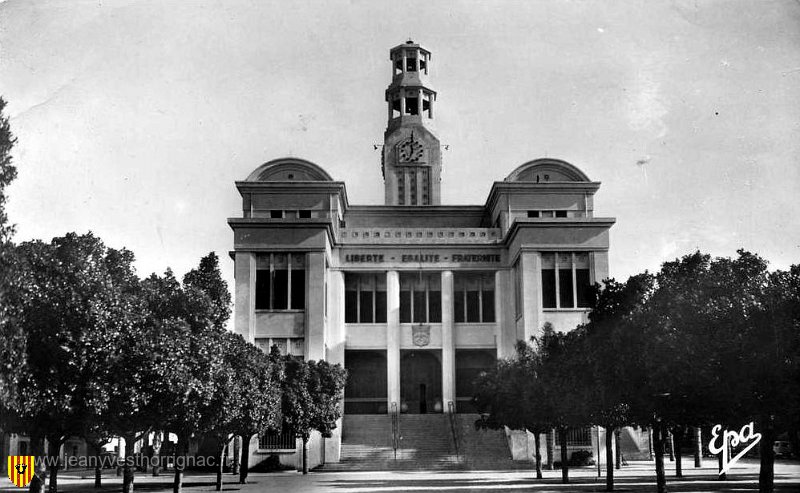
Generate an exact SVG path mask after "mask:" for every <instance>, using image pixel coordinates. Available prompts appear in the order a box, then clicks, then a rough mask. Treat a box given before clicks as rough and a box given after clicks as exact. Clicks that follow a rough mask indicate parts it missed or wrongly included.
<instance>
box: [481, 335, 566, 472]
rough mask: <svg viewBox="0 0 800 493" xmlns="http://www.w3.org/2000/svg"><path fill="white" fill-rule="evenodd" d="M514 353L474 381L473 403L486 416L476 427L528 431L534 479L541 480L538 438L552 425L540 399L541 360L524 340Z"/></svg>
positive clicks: (550, 428) (551, 427)
mask: <svg viewBox="0 0 800 493" xmlns="http://www.w3.org/2000/svg"><path fill="white" fill-rule="evenodd" d="M516 350H517V354H516V357H515V358H513V359H506V360H500V361H498V362H497V364H496V366H495V367H494V368H493V369H492V370H490V371H488V372H485V373H482V374H481V375H480V376H479V377H478V379H477V380H476V382H475V394H474V396H473V402H474V403H475V405H476V407H477V408H478V411H479V412H480V413H481V414H486V415H487V416H486V417H485V419H481V420H479V422H477V423H476V426H477V427H479V428H492V429H497V428H501V427H503V426H507V427H509V428H511V429H512V430H527V431H529V432H531V433H532V434H533V439H534V446H535V449H536V450H535V465H536V478H537V479H542V454H541V443H540V435H541V434H542V433H547V432H549V431H550V430H552V429H553V426H552V424H551V423H550V422H548V421H546V419H547V418H548V416H549V415H550V410H549V409H547V408H546V407H545V405H546V403H545V401H544V400H543V399H542V398H541V395H542V392H543V388H542V382H541V380H540V377H539V373H540V371H541V358H540V357H539V354H538V353H537V352H536V350H535V349H534V348H533V347H531V346H529V345H528V344H526V343H525V342H524V341H519V342H518V343H517V345H516Z"/></svg>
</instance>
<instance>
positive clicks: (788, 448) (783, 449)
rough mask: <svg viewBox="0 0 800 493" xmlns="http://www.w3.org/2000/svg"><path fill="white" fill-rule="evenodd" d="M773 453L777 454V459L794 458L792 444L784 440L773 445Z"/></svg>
mask: <svg viewBox="0 0 800 493" xmlns="http://www.w3.org/2000/svg"><path fill="white" fill-rule="evenodd" d="M772 451H773V452H775V457H781V458H787V457H791V456H792V444H791V443H789V442H785V441H782V440H779V441H776V442H775V443H773V444H772Z"/></svg>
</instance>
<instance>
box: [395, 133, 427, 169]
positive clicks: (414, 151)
mask: <svg viewBox="0 0 800 493" xmlns="http://www.w3.org/2000/svg"><path fill="white" fill-rule="evenodd" d="M424 154H425V148H424V147H423V146H422V143H421V142H420V141H418V140H415V139H414V136H413V135H412V136H411V138H410V139H408V140H405V141H403V142H401V143H400V144H399V145H398V146H397V156H398V157H399V158H400V161H403V162H412V163H415V162H417V161H419V160H420V159H422V156H423V155H424Z"/></svg>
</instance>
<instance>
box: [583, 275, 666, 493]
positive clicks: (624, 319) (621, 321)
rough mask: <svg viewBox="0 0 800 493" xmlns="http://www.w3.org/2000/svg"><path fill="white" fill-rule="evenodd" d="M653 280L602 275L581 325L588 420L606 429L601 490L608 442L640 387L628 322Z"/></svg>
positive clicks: (610, 476) (609, 468) (609, 458)
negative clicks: (586, 320) (587, 382)
mask: <svg viewBox="0 0 800 493" xmlns="http://www.w3.org/2000/svg"><path fill="white" fill-rule="evenodd" d="M654 281H655V280H654V278H653V277H652V276H651V275H649V274H647V273H644V274H640V275H637V276H632V277H630V278H629V279H628V280H627V281H626V282H624V283H619V282H617V281H615V280H614V279H607V280H606V281H604V283H603V286H602V287H598V288H597V289H596V292H595V301H594V303H593V306H592V311H591V312H590V314H589V323H588V324H587V325H586V327H585V330H586V332H585V337H584V338H583V339H584V340H583V351H584V353H585V354H587V355H588V363H589V367H588V368H587V374H588V375H589V376H590V378H591V380H592V381H591V383H590V385H589V386H588V392H589V403H590V405H589V412H590V415H591V420H592V422H593V423H594V424H596V425H599V426H602V427H603V428H605V430H606V491H613V490H614V462H615V461H614V456H613V444H612V441H613V439H614V436H615V435H618V433H619V429H620V428H621V427H622V426H625V425H628V424H630V423H631V416H630V413H629V411H630V404H629V403H630V401H631V399H632V395H633V394H635V393H637V392H638V391H639V390H640V388H641V382H640V381H639V379H638V378H637V374H638V369H639V368H640V367H639V364H640V362H639V355H638V354H637V353H636V352H635V351H632V350H631V349H632V348H637V347H640V344H641V341H640V340H638V338H637V331H636V330H635V327H633V324H635V323H636V321H637V316H638V315H639V314H641V313H642V312H643V311H644V309H645V304H646V301H647V299H648V298H649V297H650V295H651V294H652V291H653V288H654ZM617 457H619V448H618V449H617ZM598 459H599V458H598Z"/></svg>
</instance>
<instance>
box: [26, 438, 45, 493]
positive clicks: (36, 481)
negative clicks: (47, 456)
mask: <svg viewBox="0 0 800 493" xmlns="http://www.w3.org/2000/svg"><path fill="white" fill-rule="evenodd" d="M31 452H32V453H33V457H34V460H35V466H34V468H33V470H34V474H33V478H31V482H30V485H29V486H28V490H29V491H30V493H44V484H45V483H46V482H47V461H45V460H44V439H43V438H42V437H40V436H36V435H32V436H31Z"/></svg>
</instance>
